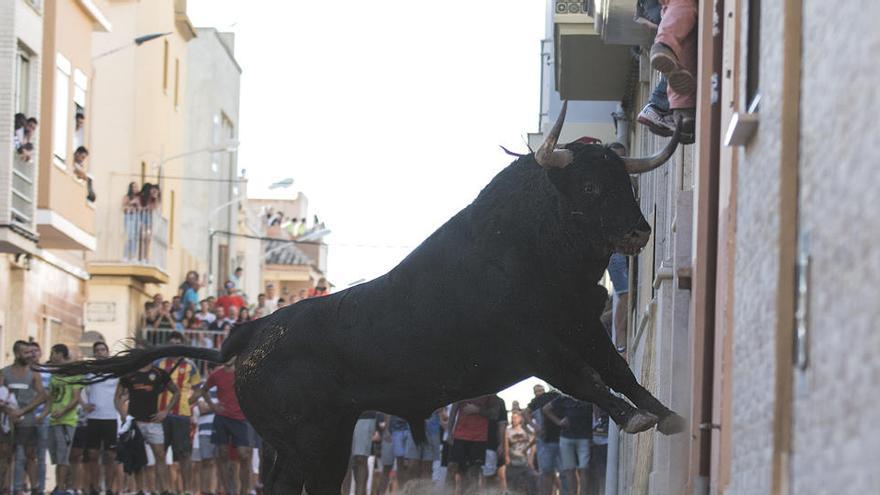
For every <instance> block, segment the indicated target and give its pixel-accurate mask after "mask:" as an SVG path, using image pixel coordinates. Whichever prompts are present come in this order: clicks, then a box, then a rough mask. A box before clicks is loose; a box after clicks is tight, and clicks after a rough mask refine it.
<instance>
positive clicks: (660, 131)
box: [636, 103, 675, 137]
mask: <svg viewBox="0 0 880 495" xmlns="http://www.w3.org/2000/svg"><path fill="white" fill-rule="evenodd" d="M636 120H638V122H639V124H642V125H645V126H648V130H650V131H651V133H653V134H656V135H658V136H663V137H669V136H671V135H672V133H673V132H675V120H673V118H672V115H671V114H669V113H665V112H662V111H661V110H659V109H658V108H657V107H655V106H654V105H652V104H650V103H648V104H647V105H645V108H643V109H642V111H641V112H639V116H638V117H637V118H636Z"/></svg>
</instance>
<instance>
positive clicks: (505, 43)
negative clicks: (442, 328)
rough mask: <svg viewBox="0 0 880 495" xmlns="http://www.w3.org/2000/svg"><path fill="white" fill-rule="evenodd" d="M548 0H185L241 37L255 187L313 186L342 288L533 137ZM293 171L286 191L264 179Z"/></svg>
mask: <svg viewBox="0 0 880 495" xmlns="http://www.w3.org/2000/svg"><path fill="white" fill-rule="evenodd" d="M545 6H546V4H545V2H544V1H543V0H514V1H513V2H506V3H504V7H503V8H500V7H499V4H498V3H497V2H475V1H473V0H470V1H465V0H448V1H446V2H413V1H411V0H383V1H381V2H364V1H362V0H360V1H354V0H337V1H335V2H299V1H293V2H289V1H267V0H251V1H248V2H241V1H238V0H189V2H188V4H187V7H188V12H189V15H190V19H191V20H192V22H193V24H194V25H196V26H197V27H215V28H217V29H219V30H220V31H232V32H235V34H236V47H235V55H236V58H237V60H238V62H239V64H240V65H241V66H242V70H243V73H242V77H241V109H240V112H241V113H240V122H239V141H240V146H239V150H238V161H239V167H240V168H242V169H245V170H246V172H247V177H248V178H249V183H248V189H249V191H248V192H249V196H251V197H285V196H287V197H292V196H293V195H294V194H295V193H296V192H297V191H301V192H302V193H304V194H305V195H306V196H307V197H308V199H309V213H310V215H318V217H319V218H320V219H321V220H322V221H324V222H325V224H326V225H327V227H328V228H329V229H330V230H331V231H332V234H331V235H329V236H327V238H326V239H325V240H326V242H327V243H328V244H329V257H328V260H329V261H328V276H329V279H330V280H331V282H332V283H334V284H335V285H336V287H337V290H338V289H344V288H345V287H347V286H349V284H351V283H352V282H355V281H360V280H369V279H372V278H375V277H377V276H379V275H382V274H384V273H385V272H387V271H388V270H390V269H391V268H392V267H394V266H395V265H396V264H397V263H398V262H399V261H400V260H401V259H403V257H404V256H406V254H408V253H409V252H410V251H411V250H412V249H413V248H414V247H415V246H417V245H418V244H419V243H420V242H421V241H422V240H424V239H425V238H426V237H427V236H428V235H430V234H431V232H433V231H434V230H435V229H437V228H438V227H439V226H440V225H442V224H443V223H444V222H445V221H446V220H448V219H449V218H450V217H451V216H452V215H454V214H455V213H456V212H457V211H459V210H460V209H462V208H464V207H465V206H467V205H468V204H469V203H470V202H471V201H472V200H473V199H474V198H475V197H476V195H477V193H479V191H480V190H481V189H482V187H483V186H485V185H486V184H487V183H488V182H489V181H490V180H491V178H492V177H493V176H494V175H495V174H496V173H497V172H499V171H500V170H501V169H502V168H504V167H505V166H506V165H507V164H508V163H510V161H511V159H510V157H509V156H507V155H505V154H504V153H503V152H502V151H501V150H500V148H499V145H504V146H506V147H507V148H509V149H513V150H519V151H522V150H525V149H526V145H525V136H526V133H528V132H535V131H536V130H537V127H538V112H539V96H540V93H539V89H540V88H539V86H540V48H541V46H540V40H541V39H542V38H543V37H544V20H545ZM288 177H289V178H293V180H294V184H293V186H292V187H291V188H289V189H285V190H274V191H270V190H269V189H268V185H269V184H271V183H272V182H275V181H278V180H280V179H284V178H288ZM532 383H535V380H531V381H530V382H529V383H528V387H525V386H524V387H525V388H523V387H521V388H520V389H517V390H518V391H519V392H517V393H514V394H513V395H511V394H505V396H506V397H505V398H506V399H507V398H508V397H516V396H519V395H521V394H523V393H524V392H523V391H524V390H526V388H529V387H530V385H531V384H532ZM528 397H529V398H530V397H531V392H530V391H529V393H528ZM517 398H518V397H517ZM520 400H522V398H520ZM508 405H509V404H508Z"/></svg>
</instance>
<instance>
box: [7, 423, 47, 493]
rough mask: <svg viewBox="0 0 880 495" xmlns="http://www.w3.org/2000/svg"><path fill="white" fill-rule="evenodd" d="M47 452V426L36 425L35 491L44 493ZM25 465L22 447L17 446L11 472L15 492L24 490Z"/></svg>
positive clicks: (25, 459)
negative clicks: (13, 466)
mask: <svg viewBox="0 0 880 495" xmlns="http://www.w3.org/2000/svg"><path fill="white" fill-rule="evenodd" d="M48 450H49V424H48V423H47V422H44V423H43V424H41V425H37V453H36V461H37V491H39V492H43V493H45V492H46V453H47V452H48ZM26 465H27V457H26V455H25V450H24V447H23V446H21V445H18V446H16V447H15V468H14V470H13V480H14V482H13V484H12V486H13V489H14V490H15V491H21V490H24V485H25V483H24V478H25V466H26Z"/></svg>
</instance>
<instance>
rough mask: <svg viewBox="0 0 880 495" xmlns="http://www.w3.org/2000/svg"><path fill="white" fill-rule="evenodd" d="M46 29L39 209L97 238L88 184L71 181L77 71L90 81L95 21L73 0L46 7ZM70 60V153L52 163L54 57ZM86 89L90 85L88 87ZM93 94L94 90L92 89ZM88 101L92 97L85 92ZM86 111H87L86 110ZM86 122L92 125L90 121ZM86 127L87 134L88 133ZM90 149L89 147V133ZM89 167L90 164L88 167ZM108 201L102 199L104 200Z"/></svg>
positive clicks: (44, 14)
mask: <svg viewBox="0 0 880 495" xmlns="http://www.w3.org/2000/svg"><path fill="white" fill-rule="evenodd" d="M43 16H44V24H43V58H42V63H43V74H42V76H43V85H42V91H41V100H42V108H41V112H40V150H39V154H40V180H39V189H38V195H37V206H38V208H42V209H49V210H53V211H54V212H55V213H57V214H59V215H61V216H63V217H64V218H66V219H67V220H69V221H70V222H72V223H73V224H74V225H76V226H77V227H78V228H80V229H81V230H83V231H85V232H87V233H88V234H90V235H95V212H94V210H93V209H92V207H91V206H90V205H89V204H88V201H87V200H86V185H85V182H84V181H79V180H77V179H76V178H75V177H74V176H73V151H74V148H73V131H74V115H75V106H74V101H73V94H74V74H75V71H77V70H79V71H80V72H82V73H83V74H84V75H85V77H86V80H87V81H90V79H91V72H92V71H91V57H92V50H91V39H92V31H93V30H94V21H93V19H92V18H91V17H90V16H89V15H88V14H87V13H86V12H85V11H84V10H83V8H82V7H81V4H80V3H79V2H77V1H75V0H57V1H53V2H45V5H44V12H43ZM57 54H60V55H62V56H63V57H64V58H66V59H67V60H68V61H70V65H71V68H70V77H69V79H68V81H67V85H68V95H69V97H68V99H67V106H68V109H67V117H68V118H67V142H66V143H65V145H64V146H65V148H66V150H67V153H66V154H67V156H66V164H65V165H64V166H62V167H59V166H58V165H56V164H55V163H54V153H53V150H54V148H55V146H56V143H55V142H54V128H55V116H56V106H55V91H56V84H58V81H57V77H56V59H57V58H56V55H57ZM88 86H91V84H89V85H88ZM88 89H89V92H90V91H91V89H92V88H91V87H89V88H88ZM87 98H88V93H87ZM86 111H87V112H88V107H87V108H86ZM87 123H89V120H88V119H87ZM88 127H89V126H88V125H87V126H86V129H87V131H88ZM86 147H89V142H88V132H87V140H86ZM86 163H87V164H88V163H89V162H86ZM103 199H105V198H101V200H103Z"/></svg>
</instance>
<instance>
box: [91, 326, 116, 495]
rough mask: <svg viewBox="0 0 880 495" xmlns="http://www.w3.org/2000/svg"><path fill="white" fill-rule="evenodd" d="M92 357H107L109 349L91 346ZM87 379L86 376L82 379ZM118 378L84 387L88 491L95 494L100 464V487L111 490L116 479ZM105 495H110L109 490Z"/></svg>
mask: <svg viewBox="0 0 880 495" xmlns="http://www.w3.org/2000/svg"><path fill="white" fill-rule="evenodd" d="M92 355H93V356H94V358H95V359H107V358H108V357H110V349H109V348H108V347H107V344H106V343H104V342H100V341H99V342H95V343H94V344H92ZM86 378H89V376H86ZM118 384H119V379H118V378H116V377H113V378H109V379H107V380H104V381H102V382H98V383H93V384H91V385H87V386H86V388H85V390H84V394H83V399H84V400H85V404H84V405H83V410H85V412H86V454H85V456H86V458H88V460H89V472H90V473H91V476H90V477H89V479H90V480H91V485H92V486H91V487H89V488H90V490H93V491H97V490H98V489H99V488H100V487H101V485H102V483H101V481H102V480H101V478H100V476H101V469H100V467H99V466H98V463H99V459H98V458H99V457H100V458H101V459H100V463H101V464H103V465H104V479H103V485H104V486H106V487H112V486H113V482H114V480H115V479H116V462H115V461H116V431H117V429H118V417H119V414H118V412H117V411H116V404H115V403H114V397H115V396H116V387H117V385H118ZM107 495H114V494H113V491H112V490H109V491H107Z"/></svg>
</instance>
